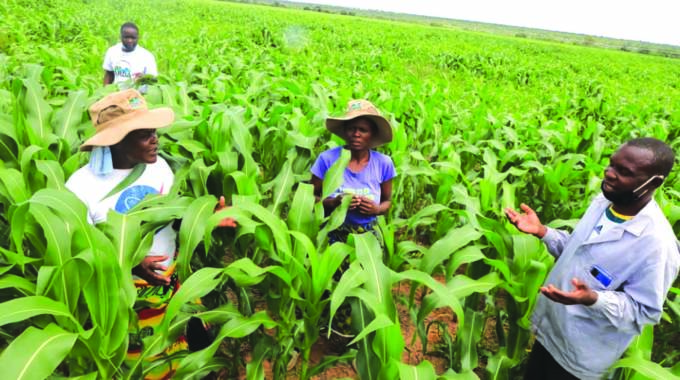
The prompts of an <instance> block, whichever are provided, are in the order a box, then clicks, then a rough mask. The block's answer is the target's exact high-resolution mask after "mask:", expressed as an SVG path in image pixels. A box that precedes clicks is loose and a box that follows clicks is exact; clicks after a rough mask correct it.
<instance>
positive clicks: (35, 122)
mask: <svg viewBox="0 0 680 380" xmlns="http://www.w3.org/2000/svg"><path fill="white" fill-rule="evenodd" d="M22 82H23V84H24V87H25V88H26V94H25V96H24V99H23V107H24V110H25V111H26V122H27V123H28V125H29V126H30V127H31V129H32V130H33V131H34V133H35V136H36V137H37V139H38V140H37V141H32V142H33V143H35V144H39V143H40V142H42V141H45V139H46V138H47V135H48V134H49V133H50V128H49V127H50V124H49V118H50V114H51V113H52V107H50V106H49V104H47V102H46V101H45V99H44V98H43V91H42V89H41V88H40V84H39V83H38V82H37V81H36V80H35V79H32V78H28V79H24V80H23V81H22Z"/></svg>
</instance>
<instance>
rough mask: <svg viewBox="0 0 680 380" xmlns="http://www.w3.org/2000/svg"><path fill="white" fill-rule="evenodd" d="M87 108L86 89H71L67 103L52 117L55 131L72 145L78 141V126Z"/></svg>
mask: <svg viewBox="0 0 680 380" xmlns="http://www.w3.org/2000/svg"><path fill="white" fill-rule="evenodd" d="M86 109H87V92H86V91H84V90H76V91H70V92H69V94H68V97H67V98H66V104H64V106H63V107H61V108H60V109H59V110H58V111H57V112H56V113H55V115H54V119H52V127H53V129H54V133H55V134H56V135H57V136H58V137H59V138H61V139H64V140H66V141H67V142H68V144H69V145H70V146H74V145H75V144H77V143H78V134H77V127H78V126H79V125H80V123H81V121H82V119H83V112H85V110H86Z"/></svg>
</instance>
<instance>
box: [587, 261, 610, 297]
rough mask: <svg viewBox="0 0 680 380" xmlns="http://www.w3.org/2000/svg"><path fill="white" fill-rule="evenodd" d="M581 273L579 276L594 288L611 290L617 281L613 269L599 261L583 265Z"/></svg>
mask: <svg viewBox="0 0 680 380" xmlns="http://www.w3.org/2000/svg"><path fill="white" fill-rule="evenodd" d="M579 274H580V276H579V278H580V279H581V280H582V281H583V282H585V283H586V285H588V287H590V288H591V289H592V290H611V289H612V288H613V286H614V284H616V283H617V279H616V276H615V275H614V274H613V271H612V270H610V269H609V268H607V267H606V266H604V265H602V264H598V263H592V262H591V263H587V264H584V265H582V266H581V268H580V273H579Z"/></svg>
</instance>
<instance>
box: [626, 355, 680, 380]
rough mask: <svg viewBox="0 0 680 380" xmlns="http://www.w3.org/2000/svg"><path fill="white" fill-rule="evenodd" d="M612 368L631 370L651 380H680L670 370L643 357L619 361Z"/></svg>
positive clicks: (679, 377)
mask: <svg viewBox="0 0 680 380" xmlns="http://www.w3.org/2000/svg"><path fill="white" fill-rule="evenodd" d="M612 368H630V369H633V370H635V371H636V372H638V373H639V374H640V375H642V376H645V377H647V378H649V379H668V380H674V379H680V376H677V375H674V374H673V373H672V372H671V371H670V370H669V369H668V368H664V367H662V366H661V365H659V364H657V363H654V362H652V361H649V360H646V359H643V358H641V357H625V358H623V359H619V360H618V361H617V362H616V363H614V364H613V365H612Z"/></svg>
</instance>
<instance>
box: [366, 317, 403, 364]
mask: <svg viewBox="0 0 680 380" xmlns="http://www.w3.org/2000/svg"><path fill="white" fill-rule="evenodd" d="M379 316H380V315H376V319H378V317H379ZM371 323H373V322H371ZM369 326H370V325H369ZM405 346H406V343H405V342H404V336H403V335H402V333H401V327H400V326H399V324H398V323H394V324H392V325H389V326H385V327H383V328H381V329H378V330H377V331H376V332H375V337H374V338H373V352H375V353H376V355H377V356H378V357H379V358H380V360H381V362H382V363H391V362H392V361H397V362H399V361H401V356H402V354H403V353H404V347H405ZM395 369H396V368H395ZM395 369H392V370H391V371H394V370H395ZM385 373H388V372H387V371H385V368H383V370H382V371H381V376H382V377H384V374H385Z"/></svg>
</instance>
